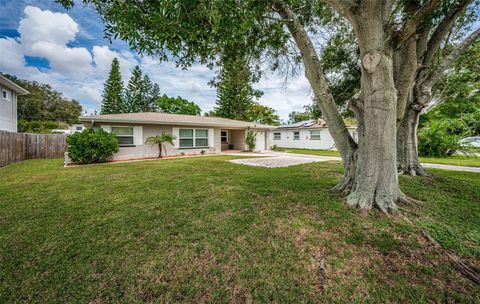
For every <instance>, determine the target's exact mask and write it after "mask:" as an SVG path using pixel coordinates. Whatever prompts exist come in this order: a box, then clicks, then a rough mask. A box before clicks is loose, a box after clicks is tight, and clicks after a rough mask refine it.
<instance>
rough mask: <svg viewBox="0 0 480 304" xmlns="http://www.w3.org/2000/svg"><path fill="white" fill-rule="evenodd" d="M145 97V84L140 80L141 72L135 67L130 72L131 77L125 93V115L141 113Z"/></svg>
mask: <svg viewBox="0 0 480 304" xmlns="http://www.w3.org/2000/svg"><path fill="white" fill-rule="evenodd" d="M144 95H145V84H144V81H143V78H142V70H140V67H139V66H138V65H137V66H135V67H134V68H133V70H132V76H131V77H130V80H129V81H128V84H127V89H126V91H125V109H126V111H125V112H126V113H136V112H141V110H142V102H143V99H144Z"/></svg>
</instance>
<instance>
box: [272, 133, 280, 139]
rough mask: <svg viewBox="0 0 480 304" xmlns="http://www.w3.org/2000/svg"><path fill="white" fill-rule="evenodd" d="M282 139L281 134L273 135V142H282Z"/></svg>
mask: <svg viewBox="0 0 480 304" xmlns="http://www.w3.org/2000/svg"><path fill="white" fill-rule="evenodd" d="M281 138H282V135H281V133H280V132H274V133H273V140H280V139H281Z"/></svg>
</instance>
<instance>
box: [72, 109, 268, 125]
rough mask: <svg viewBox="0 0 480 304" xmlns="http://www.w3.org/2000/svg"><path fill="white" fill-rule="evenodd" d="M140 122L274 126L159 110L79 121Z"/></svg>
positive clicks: (106, 115)
mask: <svg viewBox="0 0 480 304" xmlns="http://www.w3.org/2000/svg"><path fill="white" fill-rule="evenodd" d="M92 120H94V121H96V122H117V123H142V124H161V125H185V126H209V127H224V128H229V127H230V128H247V127H250V128H259V129H272V128H275V126H270V125H263V124H257V123H255V122H248V121H241V120H234V119H227V118H221V117H207V116H194V115H179V114H167V113H159V112H143V113H125V114H104V115H91V116H81V117H80V121H82V122H91V121H92Z"/></svg>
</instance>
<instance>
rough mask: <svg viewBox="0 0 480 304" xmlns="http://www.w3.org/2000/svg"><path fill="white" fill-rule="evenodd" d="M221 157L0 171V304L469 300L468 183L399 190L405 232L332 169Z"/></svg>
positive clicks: (473, 240)
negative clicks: (356, 200)
mask: <svg viewBox="0 0 480 304" xmlns="http://www.w3.org/2000/svg"><path fill="white" fill-rule="evenodd" d="M231 158H234V157H233V156H214V157H199V158H185V159H168V160H160V161H144V162H132V163H117V164H103V165H90V166H81V167H72V168H63V167H62V160H59V159H54V160H31V161H24V162H21V163H17V164H14V165H10V166H7V167H4V168H0V214H1V217H0V303H7V302H25V303H26V302H28V303H67V302H68V303H85V302H92V303H104V302H122V303H132V302H222V303H225V302H227V303H232V302H234V303H244V302H263V303H267V302H269V303H270V302H277V303H278V302H282V303H293V302H296V303H298V302H310V303H315V302H323V303H330V302H344V303H351V302H363V303H372V302H377V303H385V302H390V303H393V302H396V303H398V302H403V303H405V302H414V303H422V302H424V303H425V302H429V303H431V302H437V303H438V302H464V303H473V302H478V301H480V296H479V295H480V287H479V286H478V285H474V284H473V283H471V282H470V281H468V280H467V279H465V278H464V277H462V276H461V275H460V274H459V272H458V271H457V270H456V269H454V267H453V266H452V265H451V263H450V262H449V260H448V259H447V258H446V256H445V254H444V252H443V249H439V248H435V247H433V246H430V245H429V244H428V243H427V242H426V241H425V240H424V238H423V237H422V236H421V234H420V231H421V230H422V229H426V230H428V231H429V233H430V234H431V235H432V236H433V237H434V238H436V239H437V240H438V241H439V242H440V243H441V244H442V246H443V247H444V248H446V249H448V250H451V251H454V252H456V253H457V254H458V255H460V256H461V257H462V258H464V259H465V260H466V261H467V262H469V263H471V264H473V265H475V266H476V267H479V266H480V262H479V261H480V205H479V202H480V179H479V178H478V176H479V175H478V174H476V173H466V172H448V171H442V170H432V172H434V173H435V174H436V177H435V178H421V177H401V183H402V189H403V190H404V192H405V193H407V194H408V195H410V196H411V197H413V198H415V199H417V200H419V203H418V206H415V205H412V206H405V205H403V206H402V209H403V210H402V212H403V214H405V215H406V216H407V217H408V218H409V219H410V220H411V221H412V223H413V224H412V223H409V222H408V221H406V220H404V219H403V217H400V216H392V217H385V216H383V215H381V214H380V213H379V212H377V211H374V212H371V213H369V214H361V213H359V212H357V211H356V210H353V209H350V208H348V207H347V206H346V204H345V203H344V201H343V200H342V199H341V198H340V197H339V196H338V195H336V194H335V193H332V192H330V191H329V189H330V188H331V187H332V186H333V185H334V184H335V183H336V181H337V180H338V179H339V177H340V176H341V170H342V169H341V166H340V164H339V163H338V162H328V163H311V164H305V165H300V166H293V167H289V168H275V169H267V168H258V167H248V166H243V165H237V164H232V163H229V162H227V161H226V160H228V159H231Z"/></svg>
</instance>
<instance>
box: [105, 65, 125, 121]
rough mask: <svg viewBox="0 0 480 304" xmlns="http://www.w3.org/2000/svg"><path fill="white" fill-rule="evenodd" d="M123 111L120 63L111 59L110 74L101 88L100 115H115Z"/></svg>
mask: <svg viewBox="0 0 480 304" xmlns="http://www.w3.org/2000/svg"><path fill="white" fill-rule="evenodd" d="M124 111H125V109H124V106H123V82H122V74H121V73H120V63H119V62H118V59H117V58H113V61H112V66H111V68H110V73H109V74H108V78H107V81H105V84H104V87H103V94H102V109H101V114H116V113H123V112H124Z"/></svg>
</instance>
